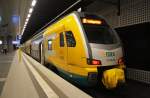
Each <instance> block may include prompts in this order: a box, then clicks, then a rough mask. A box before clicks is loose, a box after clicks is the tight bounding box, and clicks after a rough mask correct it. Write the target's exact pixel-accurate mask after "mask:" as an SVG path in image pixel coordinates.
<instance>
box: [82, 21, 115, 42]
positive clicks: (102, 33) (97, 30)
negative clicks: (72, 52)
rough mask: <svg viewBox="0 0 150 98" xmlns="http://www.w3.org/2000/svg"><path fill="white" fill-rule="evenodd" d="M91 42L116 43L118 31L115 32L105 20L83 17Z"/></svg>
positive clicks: (84, 26)
mask: <svg viewBox="0 0 150 98" xmlns="http://www.w3.org/2000/svg"><path fill="white" fill-rule="evenodd" d="M82 24H83V28H84V30H85V33H86V36H87V39H88V42H89V43H97V44H115V43H117V42H118V37H117V35H116V32H114V31H113V30H112V29H111V28H110V27H109V26H108V25H107V24H106V22H105V21H104V20H101V21H100V20H91V19H88V20H85V19H82Z"/></svg>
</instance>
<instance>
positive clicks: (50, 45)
mask: <svg viewBox="0 0 150 98" xmlns="http://www.w3.org/2000/svg"><path fill="white" fill-rule="evenodd" d="M48 50H52V40H51V39H50V40H48Z"/></svg>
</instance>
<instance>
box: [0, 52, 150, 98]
mask: <svg viewBox="0 0 150 98" xmlns="http://www.w3.org/2000/svg"><path fill="white" fill-rule="evenodd" d="M128 78H131V77H128ZM149 91H150V85H149V84H146V83H142V82H137V81H135V80H131V79H128V80H127V86H126V87H125V88H124V89H121V90H119V91H115V92H111V91H107V90H104V89H101V87H95V88H82V87H76V86H75V85H72V84H71V83H69V82H67V81H66V80H64V79H63V78H61V77H60V76H58V75H57V74H55V73H54V72H52V71H50V70H49V69H47V68H46V67H44V66H43V65H41V64H40V63H38V62H37V61H35V60H34V59H32V58H31V57H30V56H28V55H26V54H25V53H23V52H21V51H20V50H17V51H15V52H11V53H8V54H7V55H5V54H0V98H92V97H94V98H134V97H136V98H149V96H150V94H149Z"/></svg>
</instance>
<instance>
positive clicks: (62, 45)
mask: <svg viewBox="0 0 150 98" xmlns="http://www.w3.org/2000/svg"><path fill="white" fill-rule="evenodd" d="M64 46H65V44H64V35H63V32H62V33H60V47H64Z"/></svg>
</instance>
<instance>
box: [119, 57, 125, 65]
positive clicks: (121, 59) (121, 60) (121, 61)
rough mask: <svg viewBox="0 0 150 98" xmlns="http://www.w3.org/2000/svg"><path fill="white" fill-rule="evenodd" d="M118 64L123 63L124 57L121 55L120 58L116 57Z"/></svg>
mask: <svg viewBox="0 0 150 98" xmlns="http://www.w3.org/2000/svg"><path fill="white" fill-rule="evenodd" d="M118 64H119V65H123V64H124V59H123V57H121V58H119V59H118Z"/></svg>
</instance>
